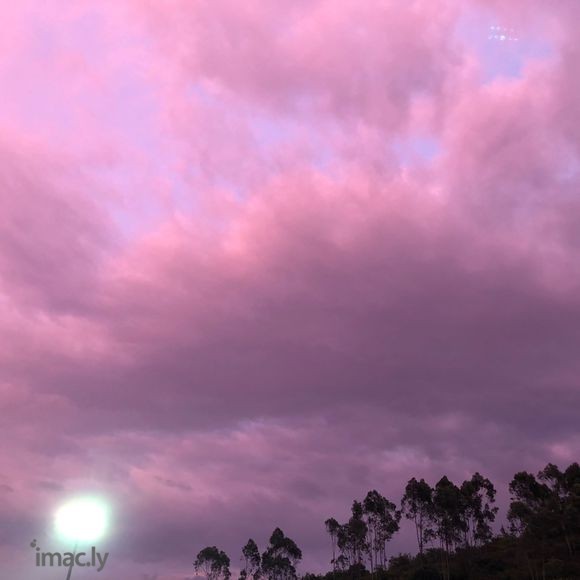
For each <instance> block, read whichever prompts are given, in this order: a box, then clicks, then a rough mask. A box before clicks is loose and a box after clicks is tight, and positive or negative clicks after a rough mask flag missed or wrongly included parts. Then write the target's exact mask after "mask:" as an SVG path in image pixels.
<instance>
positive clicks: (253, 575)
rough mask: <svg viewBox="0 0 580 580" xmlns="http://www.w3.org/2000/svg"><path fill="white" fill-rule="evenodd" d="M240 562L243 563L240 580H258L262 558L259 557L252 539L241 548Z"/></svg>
mask: <svg viewBox="0 0 580 580" xmlns="http://www.w3.org/2000/svg"><path fill="white" fill-rule="evenodd" d="M242 561H243V562H244V567H243V568H242V571H241V573H240V578H243V579H244V580H245V579H249V580H258V579H259V578H260V576H261V570H260V566H261V563H262V558H261V557H260V551H259V550H258V545H257V544H256V542H255V541H254V540H253V539H252V538H250V539H249V540H248V541H247V543H246V545H245V546H244V547H243V548H242Z"/></svg>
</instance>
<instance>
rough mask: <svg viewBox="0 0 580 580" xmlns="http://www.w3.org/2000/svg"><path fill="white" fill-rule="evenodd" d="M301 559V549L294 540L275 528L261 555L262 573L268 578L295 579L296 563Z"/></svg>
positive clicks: (271, 579) (269, 579) (277, 579)
mask: <svg viewBox="0 0 580 580" xmlns="http://www.w3.org/2000/svg"><path fill="white" fill-rule="evenodd" d="M301 559H302V551H301V550H300V548H299V547H298V546H297V545H296V543H295V542H294V540H292V539H290V538H288V537H287V536H285V535H284V532H283V531H282V530H281V529H280V528H276V529H275V530H274V532H273V533H272V535H271V536H270V545H269V546H268V548H267V549H266V551H265V552H264V554H263V555H262V574H263V575H264V576H265V577H266V578H268V580H295V579H296V578H297V576H296V565H297V564H298V562H299V561H300V560H301Z"/></svg>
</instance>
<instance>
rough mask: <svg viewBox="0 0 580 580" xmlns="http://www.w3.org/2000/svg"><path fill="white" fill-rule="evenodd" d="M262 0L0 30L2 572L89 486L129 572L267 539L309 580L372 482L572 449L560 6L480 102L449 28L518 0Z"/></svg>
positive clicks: (11, 12)
mask: <svg viewBox="0 0 580 580" xmlns="http://www.w3.org/2000/svg"><path fill="white" fill-rule="evenodd" d="M275 4H276V5H275V6H274V3H273V2H253V1H252V2H246V3H244V4H243V6H241V5H240V3H236V2H230V1H225V0H224V1H220V2H212V3H210V2H197V3H194V4H191V3H186V2H182V1H180V0H172V1H171V2H166V3H163V5H161V4H152V3H149V4H143V3H135V2H118V3H117V2H116V3H112V2H105V3H102V4H100V5H99V7H98V8H94V7H93V8H91V7H90V6H88V4H86V3H84V2H78V3H73V5H71V7H69V8H67V9H62V7H57V6H56V4H48V5H47V6H45V7H39V6H36V5H33V4H32V3H28V4H25V5H22V6H20V5H19V7H16V8H15V7H12V8H10V9H8V8H7V7H3V8H2V9H1V11H2V16H3V19H4V21H6V22H9V23H10V26H8V29H9V30H8V32H9V34H8V36H7V38H8V40H6V39H2V41H0V43H2V46H4V47H5V48H6V50H5V51H2V58H1V59H0V60H1V61H0V77H1V80H2V89H0V92H2V94H3V95H4V96H5V97H6V99H5V100H6V102H7V103H8V104H7V108H6V109H5V110H4V113H2V114H0V137H1V138H0V143H1V145H0V163H1V167H2V168H1V170H0V183H1V185H2V189H1V193H0V199H1V200H2V214H1V216H0V366H1V368H2V370H1V374H0V410H1V412H2V415H3V417H5V419H4V420H3V424H2V426H1V427H0V431H1V433H2V436H3V437H4V439H5V440H9V441H10V445H9V446H8V447H6V448H5V449H3V450H2V453H1V455H0V495H1V496H2V497H3V498H4V497H6V498H9V499H8V500H7V501H5V502H2V506H3V507H2V508H0V517H1V518H2V519H3V521H7V522H8V523H9V526H8V528H6V529H4V528H3V529H2V530H1V534H0V557H4V555H5V554H15V556H14V561H15V562H18V564H14V565H12V567H11V568H8V567H6V573H10V574H11V575H12V576H11V577H18V575H20V576H22V574H21V571H22V567H23V566H26V554H27V543H28V542H30V539H31V538H30V536H31V534H37V535H39V536H40V535H41V534H44V536H43V537H46V538H49V537H50V532H49V530H48V526H49V523H50V515H51V513H52V510H53V509H54V506H55V505H56V504H57V503H58V502H59V501H60V500H61V499H62V498H63V497H66V496H67V495H68V494H73V493H77V492H79V491H82V490H92V491H98V492H99V493H103V494H105V495H106V496H107V497H110V498H111V499H112V501H113V502H114V503H115V506H116V512H117V521H116V525H115V537H114V546H115V549H116V550H117V555H116V556H115V557H116V558H117V560H116V563H115V566H116V568H115V569H114V570H115V572H114V573H116V574H117V576H119V575H121V576H122V577H123V578H127V579H128V580H131V578H132V577H135V578H138V577H142V575H143V574H148V575H150V576H152V575H159V578H167V579H169V578H171V579H176V578H180V579H182V578H184V577H188V576H190V575H191V574H192V570H191V560H192V557H193V556H194V554H195V552H196V551H197V550H199V549H200V548H201V547H202V546H204V545H206V544H217V545H223V547H225V548H227V550H228V552H229V553H230V556H231V557H232V560H233V562H234V564H237V557H238V551H239V548H240V547H241V545H242V544H243V543H244V542H245V541H246V540H247V537H249V536H255V537H256V539H257V540H259V542H260V543H261V544H262V545H263V544H264V542H265V541H266V539H267V536H268V534H269V533H270V532H271V530H272V529H273V528H274V527H275V526H277V525H280V526H281V527H282V528H283V529H284V530H285V531H286V532H287V533H288V534H290V535H291V536H292V537H295V538H296V540H297V541H298V543H299V545H301V547H303V548H304V552H305V567H310V568H312V569H318V568H321V567H324V566H325V565H326V563H327V560H328V546H327V538H325V534H324V529H323V521H324V519H325V518H327V517H329V516H332V515H334V516H336V517H339V518H344V517H345V515H346V512H347V510H348V507H349V505H350V503H351V501H352V500H353V499H354V498H355V497H361V496H362V495H363V494H364V493H366V491H368V489H370V488H373V487H376V488H379V489H381V490H382V491H384V493H386V494H387V495H388V496H389V497H390V498H391V499H393V500H399V499H400V495H401V492H402V489H403V486H404V483H405V481H406V480H407V479H409V478H410V477H412V476H418V477H426V478H429V479H430V480H432V481H433V480H435V479H436V478H438V477H440V476H441V475H442V474H443V473H447V474H448V475H450V476H451V477H453V478H455V479H457V480H461V479H462V478H466V477H467V476H468V475H469V474H470V473H471V472H473V471H475V470H480V471H481V472H483V473H485V474H486V475H489V476H490V477H491V478H492V479H494V481H496V483H497V484H498V486H502V487H503V488H504V491H503V492H502V493H503V495H502V501H504V503H505V500H506V497H507V496H506V493H505V487H506V483H507V481H508V480H509V478H510V477H511V475H512V474H513V472H515V471H516V470H519V469H524V468H527V469H532V470H536V469H538V468H539V467H541V465H542V464H543V463H545V462H547V461H549V460H554V461H559V462H561V463H562V462H566V461H571V460H572V458H573V457H574V453H576V452H577V447H578V446H577V437H576V435H575V433H576V430H577V417H576V412H575V410H576V409H577V408H578V403H579V400H578V392H579V391H578V384H577V383H578V381H577V376H578V363H577V352H578V348H579V344H578V332H577V328H578V321H579V317H580V302H579V300H578V281H579V272H578V267H577V259H576V255H577V246H578V235H577V230H578V220H579V217H580V213H579V210H580V207H579V206H578V202H577V200H576V197H577V196H576V190H577V185H578V178H579V173H578V167H579V166H578V154H579V143H580V140H579V139H580V126H579V125H578V123H577V121H576V119H577V118H578V115H575V111H576V109H577V106H578V105H577V99H576V94H577V92H578V91H577V90H576V88H577V86H576V85H577V80H576V76H575V74H574V70H575V68H574V67H575V65H576V54H577V52H578V43H577V40H576V37H575V36H573V35H572V33H571V25H570V22H574V20H573V16H574V15H575V13H576V12H575V11H576V8H575V5H573V4H572V3H570V2H562V3H561V6H560V7H559V8H558V10H554V11H550V14H549V15H548V14H547V10H546V9H545V8H543V4H541V3H533V6H534V7H535V9H536V11H537V12H539V15H538V14H536V15H535V16H533V15H532V14H531V12H530V13H527V12H526V13H525V14H523V15H522V17H521V18H522V24H521V26H522V28H523V29H525V30H524V32H525V33H527V34H532V33H533V34H541V35H542V38H543V39H544V40H546V41H547V42H549V43H550V45H551V46H553V48H554V51H555V52H554V55H552V56H550V57H546V58H537V57H536V56H535V55H533V54H530V55H528V54H526V53H525V50H524V52H522V53H521V54H520V55H519V56H518V58H520V59H521V61H522V62H523V63H524V65H523V66H522V67H521V70H519V71H518V74H517V75H512V76H509V75H508V76H506V75H498V76H494V77H493V78H491V79H490V78H485V76H484V75H483V74H482V73H481V71H482V70H483V68H484V67H483V63H482V62H481V61H480V60H479V59H481V58H482V56H481V52H478V51H479V50H480V48H479V47H474V46H472V45H471V44H469V41H467V40H465V39H462V38H461V37H460V35H458V34H456V31H457V29H458V27H459V26H460V24H461V18H462V15H463V14H464V11H465V10H473V11H474V13H478V12H475V11H477V10H482V7H483V9H484V10H487V11H489V12H486V14H490V15H492V16H493V17H494V18H497V19H499V20H502V19H503V20H509V19H513V18H516V17H517V16H518V14H520V12H519V11H521V10H522V9H523V8H522V7H523V4H522V3H520V2H519V1H517V0H514V1H513V2H507V3H506V2H502V3H496V2H487V1H486V2H484V1H483V0H481V1H477V2H476V1H475V0H474V1H473V2H470V3H469V6H468V7H467V8H465V6H464V5H462V6H459V5H458V4H457V3H455V2H451V1H450V2H448V1H447V0H445V1H441V2H427V1H425V2H424V1H422V0H421V1H420V0H417V1H415V2H410V3H407V4H406V5H404V6H403V5H401V3H399V2H391V1H386V2H383V1H378V0H377V1H371V2H368V3H364V5H363V4H361V3H360V2H358V3H357V2H351V1H350V0H345V1H344V2H341V3H339V5H337V3H336V2H334V1H332V2H331V1H330V0H318V1H316V2H302V1H299V2H296V1H293V2H276V3H275ZM57 8H58V9H59V10H57ZM274 8H275V10H274ZM61 9H62V10H63V11H61ZM543 16H545V17H548V16H549V22H548V24H547V25H546V28H545V29H544V30H542V29H541V27H540V28H538V24H537V21H536V19H537V18H540V17H543ZM484 25H485V26H486V27H487V25H488V23H484ZM12 32H14V33H13V34H12ZM490 62H492V63H493V59H490ZM488 64H489V63H488ZM15 71H16V72H17V73H18V74H17V75H16V74H15ZM422 137H428V138H429V139H431V140H432V142H433V143H434V147H435V149H436V154H434V155H432V156H430V155H428V154H427V153H428V152H425V151H421V150H420V149H421V147H422V146H423V145H422V141H421V138H422ZM401 144H403V145H401ZM397 147H398V148H399V153H400V150H401V147H408V148H409V149H410V150H411V151H413V147H414V148H415V149H416V151H415V152H416V154H415V155H408V156H401V155H399V156H397ZM401 157H405V160H404V162H401ZM481 441H485V445H483V444H481ZM411 546H412V539H410V538H409V537H408V534H407V531H405V530H404V531H403V532H402V534H401V536H400V537H399V538H398V539H397V540H396V541H395V542H394V544H393V546H392V550H393V551H396V550H410V549H412V548H411ZM2 562H4V560H2ZM3 566H4V564H3V563H2V565H1V567H2V568H1V569H2V571H3V572H4V568H3ZM7 566H8V565H7ZM111 570H113V568H111ZM112 573H113V572H112ZM23 577H26V576H23Z"/></svg>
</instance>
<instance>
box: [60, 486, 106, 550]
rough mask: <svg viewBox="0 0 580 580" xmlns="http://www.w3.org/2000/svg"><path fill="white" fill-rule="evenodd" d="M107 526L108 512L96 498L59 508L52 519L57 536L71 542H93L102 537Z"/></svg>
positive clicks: (82, 499) (76, 501)
mask: <svg viewBox="0 0 580 580" xmlns="http://www.w3.org/2000/svg"><path fill="white" fill-rule="evenodd" d="M108 524H109V510H108V508H107V506H106V505H105V503H104V502H102V501H101V500H99V499H97V498H92V497H84V498H78V499H74V500H71V501H69V502H68V503H66V504H64V505H63V506H61V507H60V508H59V509H58V511H57V512H56V514H55V517H54V527H55V530H56V532H57V533H58V535H59V536H60V537H61V538H63V539H64V540H68V541H71V542H94V541H96V540H98V539H100V538H102V537H103V535H104V534H105V532H106V531H107V527H108Z"/></svg>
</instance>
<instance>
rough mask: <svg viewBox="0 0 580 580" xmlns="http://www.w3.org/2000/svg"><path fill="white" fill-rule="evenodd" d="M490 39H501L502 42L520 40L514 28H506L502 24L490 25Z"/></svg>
mask: <svg viewBox="0 0 580 580" xmlns="http://www.w3.org/2000/svg"><path fill="white" fill-rule="evenodd" d="M488 39H489V40H499V41H500V42H508V41H513V42H517V41H518V40H519V38H518V37H517V35H516V31H515V29H514V28H505V27H502V26H490V27H489V37H488Z"/></svg>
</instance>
